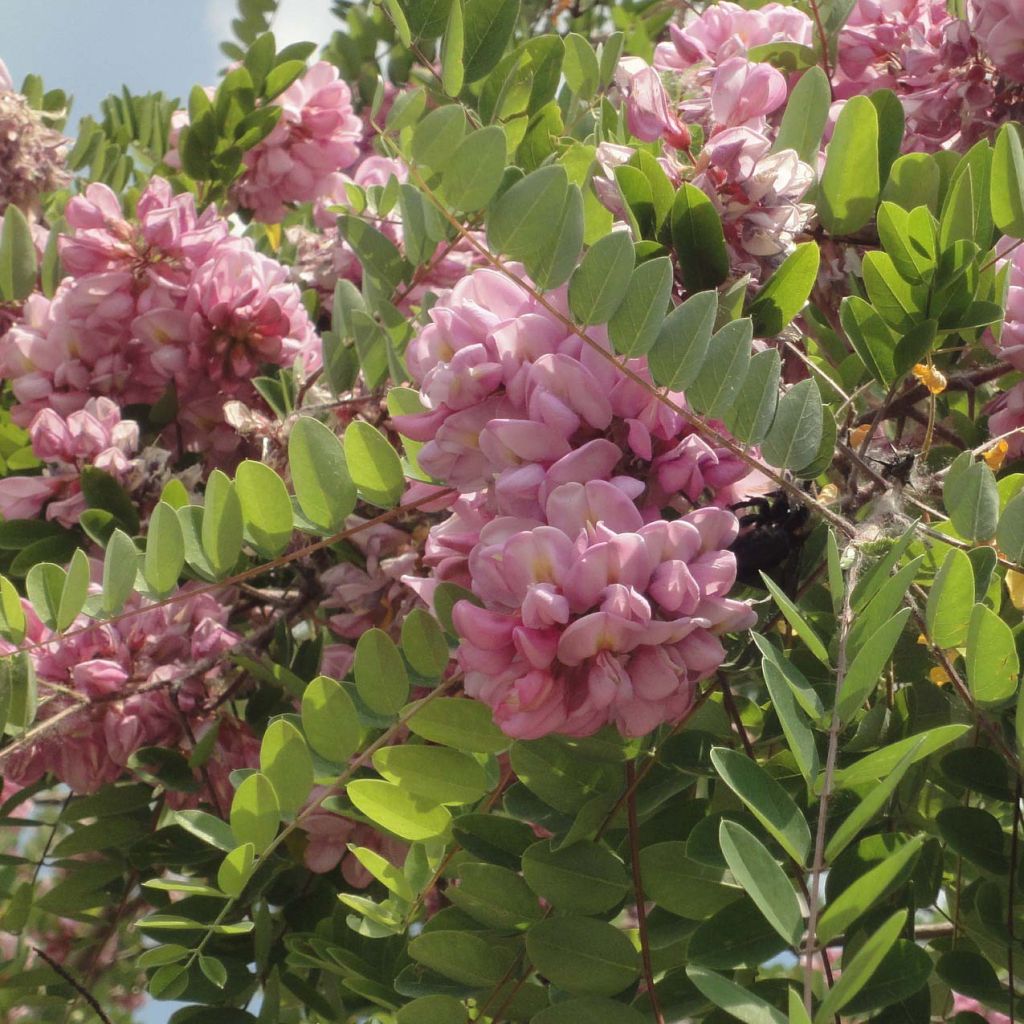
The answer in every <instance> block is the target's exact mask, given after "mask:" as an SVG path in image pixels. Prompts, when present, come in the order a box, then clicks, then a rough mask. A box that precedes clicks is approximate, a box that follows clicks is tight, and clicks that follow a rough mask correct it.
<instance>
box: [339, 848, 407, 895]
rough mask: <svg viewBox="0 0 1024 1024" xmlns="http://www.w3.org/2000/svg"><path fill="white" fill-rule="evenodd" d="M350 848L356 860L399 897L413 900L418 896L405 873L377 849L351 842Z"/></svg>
mask: <svg viewBox="0 0 1024 1024" xmlns="http://www.w3.org/2000/svg"><path fill="white" fill-rule="evenodd" d="M348 848H349V850H350V851H351V853H352V854H353V855H354V856H355V858H356V860H358V861H359V863H360V864H362V865H363V867H364V868H366V870H367V871H369V872H370V874H371V875H373V877H374V878H376V879H377V881H378V882H380V883H381V885H383V886H385V887H386V888H387V889H389V890H390V891H391V892H393V893H394V894H395V895H396V896H398V897H399V899H403V900H407V901H408V902H410V903H411V902H412V901H413V900H414V899H415V898H416V894H415V893H414V892H413V889H412V886H411V885H410V884H409V882H408V881H407V879H406V877H405V875H403V874H402V872H401V871H400V870H399V869H398V868H396V867H395V866H394V865H393V864H392V863H391V861H389V860H386V859H385V858H384V857H382V856H381V855H380V854H379V853H377V852H376V850H371V849H369V848H368V847H365V846H353V845H352V844H351V843H349V847H348Z"/></svg>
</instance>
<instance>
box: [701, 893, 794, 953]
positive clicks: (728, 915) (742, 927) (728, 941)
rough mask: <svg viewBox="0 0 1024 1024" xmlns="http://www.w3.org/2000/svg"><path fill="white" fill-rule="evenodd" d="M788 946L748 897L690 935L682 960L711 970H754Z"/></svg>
mask: <svg viewBox="0 0 1024 1024" xmlns="http://www.w3.org/2000/svg"><path fill="white" fill-rule="evenodd" d="M788 946H789V943H788V942H787V941H786V940H785V939H782V938H780V937H779V933H778V932H777V931H776V930H775V929H774V928H773V927H772V926H771V925H770V924H769V923H768V922H767V921H766V920H765V919H764V917H763V915H762V914H761V913H759V911H758V909H757V904H756V903H754V901H753V900H752V899H751V898H750V897H749V896H741V897H740V898H739V899H738V900H735V901H734V902H732V903H730V904H729V905H728V906H726V907H723V908H722V909H721V910H719V911H718V913H717V914H713V915H712V916H711V917H709V918H708V919H707V920H706V921H702V922H701V923H700V924H699V925H698V926H697V928H696V930H695V931H694V932H693V933H692V934H691V935H690V939H689V943H688V945H687V947H686V957H687V959H688V960H689V962H690V963H692V964H697V965H698V966H700V967H710V968H711V969H712V970H720V969H722V968H734V967H757V966H759V965H760V964H763V963H764V962H765V961H766V960H770V959H772V958H773V957H775V956H777V955H778V954H779V953H781V952H783V951H784V950H785V949H786V948H787V947H788Z"/></svg>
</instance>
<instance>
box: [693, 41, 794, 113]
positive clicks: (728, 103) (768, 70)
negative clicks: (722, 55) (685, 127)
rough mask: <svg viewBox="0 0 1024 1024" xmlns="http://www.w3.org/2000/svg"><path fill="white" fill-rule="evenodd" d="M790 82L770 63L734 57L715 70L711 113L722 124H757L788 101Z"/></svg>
mask: <svg viewBox="0 0 1024 1024" xmlns="http://www.w3.org/2000/svg"><path fill="white" fill-rule="evenodd" d="M786 92H787V87H786V79H785V77H784V76H783V74H782V72H781V71H778V70H776V69H775V68H773V67H772V66H771V65H770V64H751V63H750V62H749V61H748V60H746V59H745V58H743V57H733V58H731V59H730V60H727V61H726V62H725V63H724V64H720V65H719V66H718V67H717V68H715V77H714V81H713V84H712V86H711V110H712V114H713V115H714V119H715V120H716V121H717V122H718V123H719V124H722V125H727V126H729V127H737V126H740V125H746V124H750V123H751V122H753V123H755V124H757V123H760V122H761V119H762V118H764V117H767V116H768V114H771V113H772V112H774V111H775V110H778V108H779V107H781V106H782V104H783V103H785V102H786Z"/></svg>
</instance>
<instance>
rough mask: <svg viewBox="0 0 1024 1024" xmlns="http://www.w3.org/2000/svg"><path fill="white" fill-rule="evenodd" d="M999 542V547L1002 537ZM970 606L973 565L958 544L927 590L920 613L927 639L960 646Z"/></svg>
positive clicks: (972, 598) (965, 633)
mask: <svg viewBox="0 0 1024 1024" xmlns="http://www.w3.org/2000/svg"><path fill="white" fill-rule="evenodd" d="M1011 504H1012V502H1011ZM1007 508H1009V506H1007ZM1004 516H1005V513H1004ZM1001 526H1002V523H1000V527H1001ZM999 546H1000V547H1001V548H1002V547H1003V544H1002V541H1000V544H999ZM1004 550H1005V549H1004ZM1009 557H1012V556H1009ZM973 607H974V568H973V566H972V565H971V560H970V559H969V558H968V557H967V555H966V554H965V553H964V552H963V551H961V550H960V549H959V548H950V549H949V551H948V552H947V553H946V558H945V560H944V561H943V563H942V567H941V568H940V569H939V571H938V572H937V573H936V574H935V580H934V582H933V583H932V586H931V589H930V590H929V591H928V604H927V606H926V607H925V613H924V617H925V623H926V625H927V626H928V634H929V636H930V637H931V639H932V640H933V641H934V642H935V643H936V644H937V645H938V646H939V647H941V648H943V649H948V648H951V647H961V646H963V644H964V643H965V642H966V640H967V623H968V620H969V619H970V617H971V609H972V608H973Z"/></svg>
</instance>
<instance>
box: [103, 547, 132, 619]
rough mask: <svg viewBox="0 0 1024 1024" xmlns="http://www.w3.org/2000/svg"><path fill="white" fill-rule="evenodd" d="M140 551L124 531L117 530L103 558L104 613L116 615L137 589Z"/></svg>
mask: <svg viewBox="0 0 1024 1024" xmlns="http://www.w3.org/2000/svg"><path fill="white" fill-rule="evenodd" d="M139 561H140V557H139V549H138V548H137V547H136V546H135V541H133V540H132V539H131V537H129V536H128V534H126V533H125V532H124V531H123V530H117V529H115V530H114V532H113V533H112V534H111V536H110V540H109V541H108V542H107V550H106V553H105V554H104V557H103V612H104V614H106V615H116V614H117V613H118V612H119V611H120V610H121V609H122V608H123V607H124V603H125V601H127V600H128V598H129V597H130V596H131V593H132V591H133V590H134V588H135V575H136V573H137V572H138V568H139Z"/></svg>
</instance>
